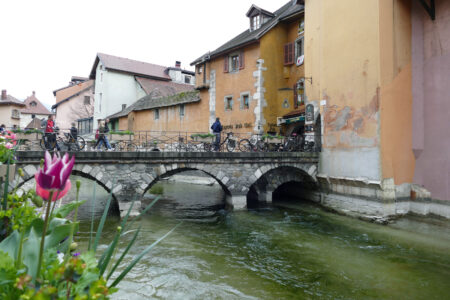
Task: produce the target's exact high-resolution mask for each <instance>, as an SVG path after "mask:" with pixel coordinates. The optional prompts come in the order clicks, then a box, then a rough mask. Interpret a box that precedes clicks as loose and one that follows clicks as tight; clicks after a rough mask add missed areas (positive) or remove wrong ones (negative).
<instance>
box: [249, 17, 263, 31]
mask: <svg viewBox="0 0 450 300" xmlns="http://www.w3.org/2000/svg"><path fill="white" fill-rule="evenodd" d="M251 22H252V24H251V25H252V30H256V29H259V28H260V27H261V16H260V15H257V16H254V17H252V21H251Z"/></svg>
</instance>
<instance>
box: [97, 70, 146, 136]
mask: <svg viewBox="0 0 450 300" xmlns="http://www.w3.org/2000/svg"><path fill="white" fill-rule="evenodd" d="M102 74H103V75H102ZM100 94H101V97H100ZM144 96H145V91H144V90H143V89H142V88H141V86H140V85H139V83H138V82H137V81H136V80H135V78H134V75H131V74H126V73H120V72H115V71H111V70H103V68H102V64H101V62H99V64H98V66H97V73H96V77H95V110H94V128H95V129H96V128H97V120H98V119H105V118H106V117H107V116H110V115H112V114H115V113H117V112H119V111H121V110H122V104H126V105H127V107H128V106H130V105H131V104H133V103H134V102H136V101H137V100H138V99H140V98H142V97H144Z"/></svg>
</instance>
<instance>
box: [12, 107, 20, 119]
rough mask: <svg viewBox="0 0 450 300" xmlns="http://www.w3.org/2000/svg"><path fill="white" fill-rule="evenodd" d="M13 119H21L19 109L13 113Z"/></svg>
mask: <svg viewBox="0 0 450 300" xmlns="http://www.w3.org/2000/svg"><path fill="white" fill-rule="evenodd" d="M11 117H12V118H14V119H20V112H19V111H18V110H17V109H13V110H12V111H11Z"/></svg>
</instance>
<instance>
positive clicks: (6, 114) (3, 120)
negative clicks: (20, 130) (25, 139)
mask: <svg viewBox="0 0 450 300" xmlns="http://www.w3.org/2000/svg"><path fill="white" fill-rule="evenodd" d="M21 108H23V107H22V106H15V105H0V124H5V126H6V128H12V127H14V125H16V126H17V127H19V126H20V118H19V119H16V118H11V116H12V111H13V109H17V110H18V111H19V114H20V109H21Z"/></svg>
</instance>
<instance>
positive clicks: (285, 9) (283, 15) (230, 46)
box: [191, 1, 304, 65]
mask: <svg viewBox="0 0 450 300" xmlns="http://www.w3.org/2000/svg"><path fill="white" fill-rule="evenodd" d="M303 9H304V5H300V4H295V5H294V4H293V2H292V1H289V2H288V3H286V4H285V5H283V6H282V7H281V8H279V9H278V10H277V11H275V12H274V13H273V14H274V15H275V16H274V17H273V18H272V19H271V20H269V21H267V22H266V23H264V24H262V25H261V27H260V28H259V29H257V30H253V31H250V29H247V30H245V31H244V32H242V33H241V34H239V35H238V36H236V37H234V38H233V39H231V40H229V41H228V42H226V43H225V44H223V45H222V46H220V47H219V48H217V49H216V50H214V51H212V52H209V53H207V54H205V55H202V56H201V57H199V58H197V59H196V60H194V61H193V62H192V63H191V65H196V64H198V63H201V62H203V61H205V60H208V59H209V58H213V57H215V56H218V55H221V54H225V53H227V52H229V51H231V50H234V49H238V48H240V47H242V46H245V45H248V44H250V43H254V42H256V41H258V40H259V39H260V38H261V37H262V36H263V35H264V34H266V33H267V32H268V31H269V30H270V29H272V28H273V27H274V26H276V25H277V24H278V23H279V22H281V21H283V20H286V19H288V18H289V17H290V16H292V15H295V14H297V13H299V12H301V11H303Z"/></svg>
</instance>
